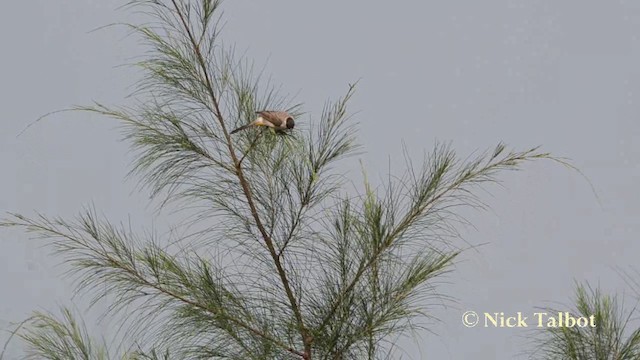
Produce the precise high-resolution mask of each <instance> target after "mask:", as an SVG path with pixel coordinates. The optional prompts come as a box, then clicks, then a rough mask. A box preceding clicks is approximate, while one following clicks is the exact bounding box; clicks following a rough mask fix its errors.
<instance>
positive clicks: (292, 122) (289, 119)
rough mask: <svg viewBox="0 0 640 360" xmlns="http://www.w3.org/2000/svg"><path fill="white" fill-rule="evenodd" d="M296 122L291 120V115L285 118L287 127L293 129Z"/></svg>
mask: <svg viewBox="0 0 640 360" xmlns="http://www.w3.org/2000/svg"><path fill="white" fill-rule="evenodd" d="M295 125H296V123H295V122H294V121H293V118H292V117H288V118H287V129H293V127H294V126H295Z"/></svg>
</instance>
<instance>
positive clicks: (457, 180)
mask: <svg viewBox="0 0 640 360" xmlns="http://www.w3.org/2000/svg"><path fill="white" fill-rule="evenodd" d="M129 6H131V7H137V8H138V9H140V10H142V11H144V12H146V13H147V14H148V15H149V16H151V17H152V21H150V22H149V23H148V24H141V25H135V24H131V25H128V26H129V27H130V28H131V29H132V30H133V31H134V32H135V33H137V34H138V35H139V36H140V37H141V38H142V39H143V40H144V41H145V43H146V45H147V46H148V49H149V51H148V52H147V57H146V58H145V59H144V60H142V61H140V62H139V63H137V64H135V65H136V66H138V67H140V68H141V69H142V70H143V72H144V74H145V76H144V78H143V80H142V81H141V82H140V83H139V86H138V88H137V90H136V92H135V93H134V94H133V95H134V98H135V99H136V102H135V104H134V105H131V106H120V107H117V106H106V105H103V104H99V103H95V104H93V105H91V106H80V107H76V108H73V109H72V110H74V111H86V112H93V113H99V114H102V115H105V116H107V117H110V118H114V119H116V120H118V121H120V123H121V124H122V125H123V128H124V131H125V136H124V139H125V140H126V141H128V142H129V143H130V144H131V146H132V148H133V149H134V150H135V151H136V162H135V164H134V167H133V169H132V174H134V175H135V176H139V177H140V179H141V182H142V184H143V185H144V186H146V187H148V188H149V189H151V194H152V198H153V199H161V200H162V207H169V206H174V207H177V208H180V207H188V208H193V207H195V206H198V216H197V218H196V219H195V220H194V221H193V223H194V224H198V225H201V226H202V227H203V228H204V230H201V231H199V232H198V233H197V235H198V239H199V245H200V246H203V247H205V248H206V251H197V250H194V249H193V248H187V247H186V246H184V247H180V248H179V249H176V248H175V247H173V248H172V247H165V246H163V245H162V241H160V240H159V239H156V238H154V237H147V238H145V237H144V236H141V235H136V234H134V233H133V232H132V231H130V230H128V229H127V228H126V227H125V226H121V225H114V224H112V223H110V222H109V221H107V220H106V219H101V218H99V217H98V216H97V215H96V211H95V210H94V209H87V210H85V211H83V212H82V213H81V214H80V215H79V216H78V218H77V219H75V220H73V221H69V220H65V219H61V218H49V217H46V216H44V215H39V216H36V217H27V216H24V215H21V214H11V217H10V218H9V219H7V220H6V221H4V222H3V223H2V225H3V226H11V227H22V228H24V229H26V230H27V231H29V232H32V233H36V234H38V235H39V236H42V237H44V238H46V239H50V240H51V246H52V247H53V249H54V250H55V251H56V253H57V254H58V255H60V256H61V257H62V258H63V259H64V261H65V262H66V263H68V265H69V266H70V267H71V269H72V271H73V273H74V274H75V275H76V276H77V280H78V282H77V285H78V291H84V292H85V293H89V294H92V296H93V297H92V303H96V302H99V301H111V302H110V303H109V304H108V308H109V312H108V314H109V315H114V316H115V315H117V314H120V315H122V314H125V315H126V316H124V317H123V318H122V327H123V329H126V330H127V331H128V332H127V334H128V338H129V339H134V340H133V341H131V342H132V345H131V347H129V348H127V350H125V351H124V353H125V355H120V356H119V357H128V358H135V359H159V358H167V359H168V358H172V359H173V358H180V359H181V358H190V359H191V358H193V359H201V358H202V359H204V358H207V359H210V358H215V359H217V358H220V359H222V358H225V359H356V358H358V359H360V358H369V359H374V358H382V357H384V356H391V354H393V350H394V349H393V339H394V338H395V336H398V335H402V334H406V333H407V332H408V331H412V330H415V329H417V328H420V321H421V319H424V317H425V316H427V315H428V313H427V309H426V308H425V304H424V303H422V302H421V301H422V300H423V298H424V297H425V296H427V295H429V294H430V292H431V291H433V290H432V288H431V281H432V280H433V279H434V278H435V277H437V276H439V275H441V274H443V273H444V272H446V271H448V269H449V267H450V266H451V265H452V263H453V261H454V260H455V258H456V256H457V255H458V254H459V253H460V251H461V250H460V249H459V248H458V247H456V246H454V244H453V243H452V241H451V240H450V239H451V238H450V236H451V235H455V229H454V224H455V223H456V220H458V218H457V217H456V216H457V215H456V211H457V209H458V208H459V207H462V206H472V207H483V205H484V204H483V203H482V202H481V201H480V200H479V198H477V197H476V196H475V195H474V193H473V190H474V189H475V188H476V187H477V186H479V185H481V184H483V183H488V182H492V181H495V180H496V178H495V175H496V174H497V173H498V172H500V171H502V170H510V169H516V168H518V167H519V165H521V164H522V163H523V162H525V161H528V160H534V159H542V158H548V159H551V157H550V156H549V155H548V154H546V153H542V152H539V151H538V150H537V148H534V149H531V150H528V151H523V152H513V151H511V152H510V151H507V150H506V147H505V146H504V145H502V144H499V145H498V146H496V147H495V149H493V150H492V151H488V152H486V153H484V154H482V155H480V156H478V157H477V158H475V159H472V160H467V161H460V160H459V158H458V157H457V156H456V155H455V153H454V152H453V151H452V150H451V149H450V148H449V147H448V146H446V145H440V144H438V145H436V146H435V147H434V149H433V151H432V152H431V153H429V154H425V159H424V161H423V162H422V163H421V164H420V165H419V166H414V165H413V163H412V161H411V159H409V157H408V156H407V157H406V162H407V170H406V172H404V174H402V175H398V176H395V175H391V174H389V176H388V179H387V180H386V181H383V182H382V183H381V184H379V185H377V186H376V185H375V184H372V183H370V182H369V181H368V180H366V176H365V181H364V185H363V189H362V191H361V192H359V193H357V194H349V193H347V192H346V190H345V186H344V185H345V178H344V176H342V175H341V173H340V172H338V171H336V170H335V166H336V164H337V163H338V162H339V161H341V160H344V159H346V158H347V157H350V156H353V155H355V154H356V153H357V151H358V149H359V146H358V144H357V143H356V137H355V135H356V132H355V124H354V123H353V122H352V120H351V117H350V116H349V113H348V111H347V103H348V101H349V99H350V98H351V97H352V95H353V92H354V89H355V86H354V85H350V86H349V89H348V91H347V93H346V95H344V96H343V97H342V98H340V99H338V100H337V101H335V102H328V103H327V104H326V106H325V108H324V109H323V111H322V115H321V116H320V118H319V119H317V120H314V121H311V129H309V130H301V129H296V130H295V131H294V132H292V134H291V136H280V135H279V134H276V133H273V132H269V131H257V130H249V131H245V132H242V133H239V134H237V135H233V136H231V135H230V133H229V130H230V129H232V128H234V127H236V126H239V125H242V124H246V123H247V122H248V121H251V120H252V119H253V117H254V116H255V115H254V114H255V111H256V110H262V109H283V108H284V107H286V106H287V104H290V102H288V100H287V99H286V98H284V97H281V96H280V95H278V94H277V93H276V92H275V91H274V90H273V89H272V88H271V87H269V86H267V87H266V88H265V87H264V85H263V84H264V82H263V81H262V80H261V77H260V76H259V75H255V74H254V72H253V71H252V68H251V67H250V66H248V65H247V64H248V63H247V62H246V61H245V60H244V59H242V58H237V57H236V56H235V54H234V53H233V51H232V50H231V48H228V47H224V46H223V45H222V44H221V43H220V40H219V35H220V32H219V30H220V27H219V23H220V17H219V15H218V13H219V7H220V2H219V1H215V0H198V1H196V0H192V1H189V0H171V1H160V0H134V1H131V2H130V3H129ZM300 109H301V106H300V105H293V106H289V107H288V108H287V109H286V110H287V111H289V112H291V113H293V114H295V115H296V116H299V115H300V114H301V111H300ZM190 225H193V224H190ZM193 238H194V237H189V236H187V237H184V238H179V239H171V243H173V244H186V243H188V242H189V241H191V240H193ZM162 240H166V239H162ZM97 286H106V288H107V291H96V287H97ZM19 335H20V336H21V337H22V339H23V340H25V341H26V344H27V345H28V351H29V353H30V354H31V356H32V357H33V358H47V359H106V358H110V356H112V355H110V354H109V351H107V349H108V347H107V346H106V345H105V344H99V345H96V342H95V341H94V340H91V336H89V335H88V334H87V332H86V330H84V327H83V326H82V325H81V323H79V322H77V321H76V320H75V319H74V316H73V315H72V313H71V312H70V311H68V310H63V317H62V318H58V317H56V316H55V315H53V314H45V313H37V314H35V315H34V317H33V318H31V319H29V320H28V321H27V322H26V323H25V324H24V327H23V329H21V330H20V331H19Z"/></svg>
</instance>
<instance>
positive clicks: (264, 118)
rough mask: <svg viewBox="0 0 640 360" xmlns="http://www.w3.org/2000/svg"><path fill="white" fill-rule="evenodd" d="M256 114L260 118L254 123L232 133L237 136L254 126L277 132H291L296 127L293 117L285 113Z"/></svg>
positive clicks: (264, 112) (260, 112) (263, 112)
mask: <svg viewBox="0 0 640 360" xmlns="http://www.w3.org/2000/svg"><path fill="white" fill-rule="evenodd" d="M256 114H257V115H258V117H257V118H256V119H255V120H254V121H253V122H251V123H249V124H247V125H244V126H240V127H239V128H237V129H235V130H233V131H232V132H231V133H232V134H235V133H237V132H238V131H242V130H245V129H248V128H250V127H253V126H267V127H270V128H272V129H274V130H276V131H277V132H282V131H284V130H290V129H293V127H294V126H295V122H294V121H293V117H292V116H291V115H289V113H288V112H285V111H258V112H256Z"/></svg>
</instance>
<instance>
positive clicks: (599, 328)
mask: <svg viewBox="0 0 640 360" xmlns="http://www.w3.org/2000/svg"><path fill="white" fill-rule="evenodd" d="M630 280H632V279H631V278H630ZM636 285H637V283H636ZM574 303H575V309H574V310H573V311H571V312H570V314H571V315H572V316H573V317H584V318H589V317H591V316H593V318H594V324H595V325H596V326H595V327H592V326H573V327H571V326H562V327H544V328H542V329H540V330H539V334H538V335H539V336H538V337H537V338H536V339H535V342H536V343H537V344H536V345H537V346H536V349H537V350H536V351H534V352H533V353H532V358H539V359H548V360H554V359H562V360H637V359H639V358H640V328H637V329H635V330H630V329H629V327H630V324H631V321H632V320H633V318H634V316H636V315H637V314H636V308H635V306H634V307H633V308H632V309H631V310H630V311H627V310H626V309H625V308H624V306H623V303H622V302H620V300H619V298H618V297H617V296H611V295H606V294H603V293H602V292H601V291H600V290H599V289H593V288H592V287H590V286H589V285H588V284H586V285H582V284H578V285H577V286H576V295H575V300H574ZM560 312H561V311H558V310H556V309H547V313H550V314H557V313H560Z"/></svg>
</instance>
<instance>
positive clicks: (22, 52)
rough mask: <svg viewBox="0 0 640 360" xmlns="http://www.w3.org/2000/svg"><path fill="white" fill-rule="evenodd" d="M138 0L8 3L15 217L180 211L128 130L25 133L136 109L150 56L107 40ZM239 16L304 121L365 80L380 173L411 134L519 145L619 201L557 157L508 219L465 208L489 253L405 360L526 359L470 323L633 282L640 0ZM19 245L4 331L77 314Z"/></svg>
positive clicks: (12, 234) (245, 41)
mask: <svg viewBox="0 0 640 360" xmlns="http://www.w3.org/2000/svg"><path fill="white" fill-rule="evenodd" d="M122 3H123V1H104V0H100V1H98V0H91V1H89V0H85V1H64V2H63V1H51V0H33V1H11V2H7V3H6V4H4V5H3V8H2V11H1V12H0V44H2V55H1V56H0V104H1V106H0V164H1V165H2V166H1V168H0V169H1V170H0V174H1V175H0V212H1V213H5V212H7V211H17V212H21V213H25V214H27V215H33V214H35V212H36V211H39V212H42V213H44V214H47V215H52V216H55V215H60V216H63V217H66V218H70V217H72V216H75V215H76V214H77V213H78V211H79V210H80V209H81V208H82V207H83V206H85V205H87V204H90V203H91V202H93V203H94V204H95V206H96V208H97V209H98V210H99V211H100V212H102V213H104V214H105V216H107V217H109V218H110V219H112V220H113V221H114V222H119V221H123V220H125V221H126V220H127V219H128V218H131V221H132V223H134V224H136V226H137V227H139V228H145V227H149V226H151V225H157V224H164V222H165V221H166V220H167V219H169V220H170V219H171V218H170V217H167V216H164V217H161V218H159V219H158V218H155V219H154V217H153V214H152V210H153V209H152V208H149V207H147V206H146V204H147V200H146V199H147V194H146V193H138V192H137V191H135V190H136V189H135V182H133V181H124V177H125V175H126V173H127V171H128V170H129V165H130V160H131V156H130V155H129V154H128V153H127V145H126V144H125V143H121V142H119V141H118V139H119V133H118V131H117V130H116V126H115V123H114V122H113V121H110V120H107V119H103V118H100V117H97V116H88V115H78V114H64V115H55V116H52V117H51V118H49V119H48V120H47V121H43V122H41V123H39V124H38V125H37V126H33V127H32V128H31V129H29V130H28V131H27V132H25V133H24V134H23V135H22V136H20V137H16V135H17V134H18V133H19V132H20V131H22V129H23V128H24V127H25V126H26V125H27V124H29V123H30V122H32V121H33V120H34V119H36V118H38V117H39V116H40V115H42V114H45V113H47V112H49V111H52V110H58V109H62V108H65V107H67V106H69V105H73V104H86V103H89V102H90V101H92V100H96V101H100V102H104V103H114V104H118V103H121V102H122V101H123V100H124V97H125V96H126V95H127V94H128V93H129V91H130V90H131V88H129V86H130V85H131V84H132V81H133V79H135V78H136V76H138V75H139V74H138V73H137V72H136V70H132V69H129V68H124V67H118V66H119V65H121V64H123V63H125V62H127V61H129V60H130V59H131V58H132V57H134V56H137V55H140V54H141V50H142V49H141V48H140V47H139V46H138V44H137V43H136V42H135V41H134V40H133V39H131V38H125V33H124V31H123V30H122V29H117V28H112V29H109V30H102V31H98V32H92V33H89V31H90V30H92V29H94V28H96V27H98V26H102V25H106V24H109V23H114V22H118V21H123V20H126V19H127V14H126V13H124V12H123V11H116V7H117V6H118V5H121V4H122ZM224 11H225V17H226V21H227V23H226V26H225V28H224V35H223V36H224V39H225V41H226V42H228V43H232V42H235V43H237V47H238V49H240V50H244V49H247V51H246V54H247V56H248V57H250V58H252V59H254V60H255V61H256V64H258V65H264V64H267V65H266V71H267V73H269V74H271V75H273V76H272V79H273V81H274V82H275V83H279V84H280V83H281V84H282V92H284V93H289V94H296V93H297V94H298V95H297V97H296V100H298V101H301V102H304V103H305V111H307V112H308V113H309V115H307V118H306V119H307V120H305V119H304V118H303V120H302V121H308V119H309V116H317V115H318V114H319V113H320V111H321V106H322V104H323V103H324V101H325V100H326V99H328V98H337V97H338V96H341V95H342V94H343V93H344V91H345V90H346V88H347V84H348V83H350V82H353V81H355V80H357V79H361V81H360V84H359V87H358V91H357V93H356V95H355V97H354V99H353V102H352V110H354V111H358V113H357V120H358V121H359V122H361V124H362V126H361V132H360V137H359V139H360V141H361V143H362V144H363V145H364V147H365V149H366V151H367V152H366V153H365V154H363V155H362V156H361V159H362V160H363V161H364V162H365V164H366V166H367V168H368V171H369V174H374V175H375V174H380V175H382V174H384V172H385V171H386V168H387V164H388V159H389V157H391V159H392V160H393V161H397V162H399V161H400V160H401V159H402V143H403V142H404V143H405V144H406V146H407V148H408V149H409V151H410V154H411V156H412V157H413V158H414V159H418V160H419V159H420V158H421V156H422V153H423V150H425V149H427V150H430V149H431V148H432V147H433V144H434V142H435V141H436V140H438V141H444V142H449V141H450V142H451V143H452V147H453V148H454V149H455V150H456V151H457V152H458V153H459V154H460V155H461V156H462V157H466V156H467V155H469V154H470V153H472V152H474V151H478V150H484V149H487V148H490V147H493V146H495V145H496V144H497V143H498V142H499V141H504V142H505V143H507V144H508V145H509V146H510V147H512V148H515V149H517V150H524V149H528V148H530V147H533V146H537V145H541V146H542V149H543V150H546V151H550V152H551V153H552V154H554V155H556V156H561V157H567V158H569V159H571V163H572V164H574V165H575V166H577V167H578V168H579V169H581V170H582V171H583V172H584V174H585V175H586V176H587V177H588V178H589V179H590V180H591V182H592V183H593V186H594V187H595V190H596V191H597V193H598V194H599V196H600V200H601V203H602V206H601V205H600V204H599V203H598V201H597V200H596V198H595V196H594V195H593V192H592V190H591V188H590V186H589V184H588V183H587V181H585V180H584V179H583V178H582V177H581V176H580V175H579V174H577V173H576V172H573V171H570V170H568V169H566V168H564V167H562V166H560V165H558V164H555V163H552V162H549V161H541V162H535V163H529V164H526V165H525V166H524V168H523V169H524V171H520V172H511V173H504V174H501V175H500V179H501V180H503V185H504V187H499V186H490V187H489V188H488V189H489V190H490V193H491V194H490V195H487V196H483V199H484V200H485V201H486V202H487V203H488V204H489V205H490V206H491V211H488V212H465V213H464V215H465V216H466V217H467V219H468V220H469V221H471V222H472V223H473V225H474V226H475V229H474V228H466V229H462V234H463V235H464V240H465V241H467V242H468V243H470V244H474V245H478V244H485V243H486V245H484V246H481V247H480V248H479V249H478V251H470V252H467V253H466V254H464V255H463V256H462V258H461V259H460V260H461V261H460V262H459V263H458V265H457V266H456V268H455V271H454V272H453V273H451V274H449V275H448V277H447V278H446V283H444V284H441V285H440V286H439V288H438V290H439V291H440V292H442V293H443V294H445V295H448V296H452V297H454V298H455V302H452V303H447V307H446V308H434V315H436V316H437V317H438V318H439V319H440V320H441V321H440V322H437V323H434V324H433V325H432V328H431V330H432V331H433V332H434V333H433V334H432V333H422V334H421V336H422V337H421V338H420V340H417V341H415V342H408V345H407V346H406V354H405V359H472V358H473V359H505V360H506V359H517V358H519V356H520V354H521V353H522V352H523V351H524V350H527V349H528V348H527V345H526V343H527V340H526V338H525V337H526V336H528V335H529V334H528V333H527V331H526V330H524V329H490V328H472V329H469V328H466V327H465V326H463V324H462V322H461V316H462V314H463V313H464V312H465V311H467V310H474V311H478V312H485V311H486V312H505V313H514V312H518V311H520V312H523V313H529V314H530V313H533V312H535V307H536V306H545V305H549V303H550V302H560V303H561V304H568V303H569V302H570V300H571V298H572V296H573V283H574V281H575V280H577V281H589V282H591V283H592V284H594V285H598V284H599V285H600V286H601V287H602V288H603V289H604V290H606V291H608V292H609V291H610V292H619V293H622V292H623V291H625V290H626V291H629V289H628V288H627V287H626V286H625V284H624V282H623V280H622V279H621V277H620V276H619V275H618V274H617V273H616V268H617V267H619V268H623V269H629V268H630V267H631V266H634V265H636V264H637V258H638V253H639V251H640V242H639V241H638V234H640V222H639V221H638V217H639V215H640V202H639V201H638V200H639V195H638V182H639V180H640V166H639V164H640V141H639V140H640V101H639V100H640V97H639V96H640V41H639V40H638V34H640V3H638V2H635V1H631V0H628V1H617V0H616V1H595V0H580V1H577V0H573V1H555V0H553V1H552V0H545V1H514V0H509V1H507V0H485V1H475V0H466V1H446V2H445V1H420V2H418V1H397V2H389V1H386V2H382V1H366V0H354V1H338V0H326V1H315V2H307V1H295V0H275V1H248V0H233V1H227V2H226V3H225V4H224ZM129 19H130V18H129ZM390 123H393V124H394V126H392V127H389V124H390ZM398 124H400V126H398ZM353 163H354V164H356V165H357V162H353ZM358 172H359V168H356V169H355V171H354V173H358ZM0 244H1V246H2V247H1V249H2V250H0V294H1V295H0V329H6V328H8V326H9V323H10V322H16V321H20V320H23V319H24V318H25V317H27V316H28V315H29V314H30V313H31V311H33V310H43V309H45V310H55V309H56V307H57V306H58V305H60V304H70V303H71V302H70V301H71V299H70V292H71V291H72V287H71V286H70V284H69V283H68V282H66V281H65V280H64V277H63V275H62V270H63V269H62V268H60V267H56V266H55V264H57V259H56V258H53V257H51V255H50V254H49V251H48V249H47V248H43V247H42V244H43V242H42V241H36V240H28V237H27V235H25V234H24V233H21V232H18V231H14V230H9V231H8V230H2V231H0ZM74 301H75V303H76V304H77V307H78V308H79V309H83V308H84V305H85V304H86V302H85V301H84V300H82V299H75V300H74ZM565 307H566V306H565ZM567 309H568V308H567ZM95 330H96V331H97V329H95ZM98 334H99V332H98ZM4 339H6V334H1V335H0V341H2V342H4ZM15 351H17V350H16V349H15V348H12V354H14V356H15V354H16V352H15ZM8 355H11V354H8ZM9 358H11V357H9Z"/></svg>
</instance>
